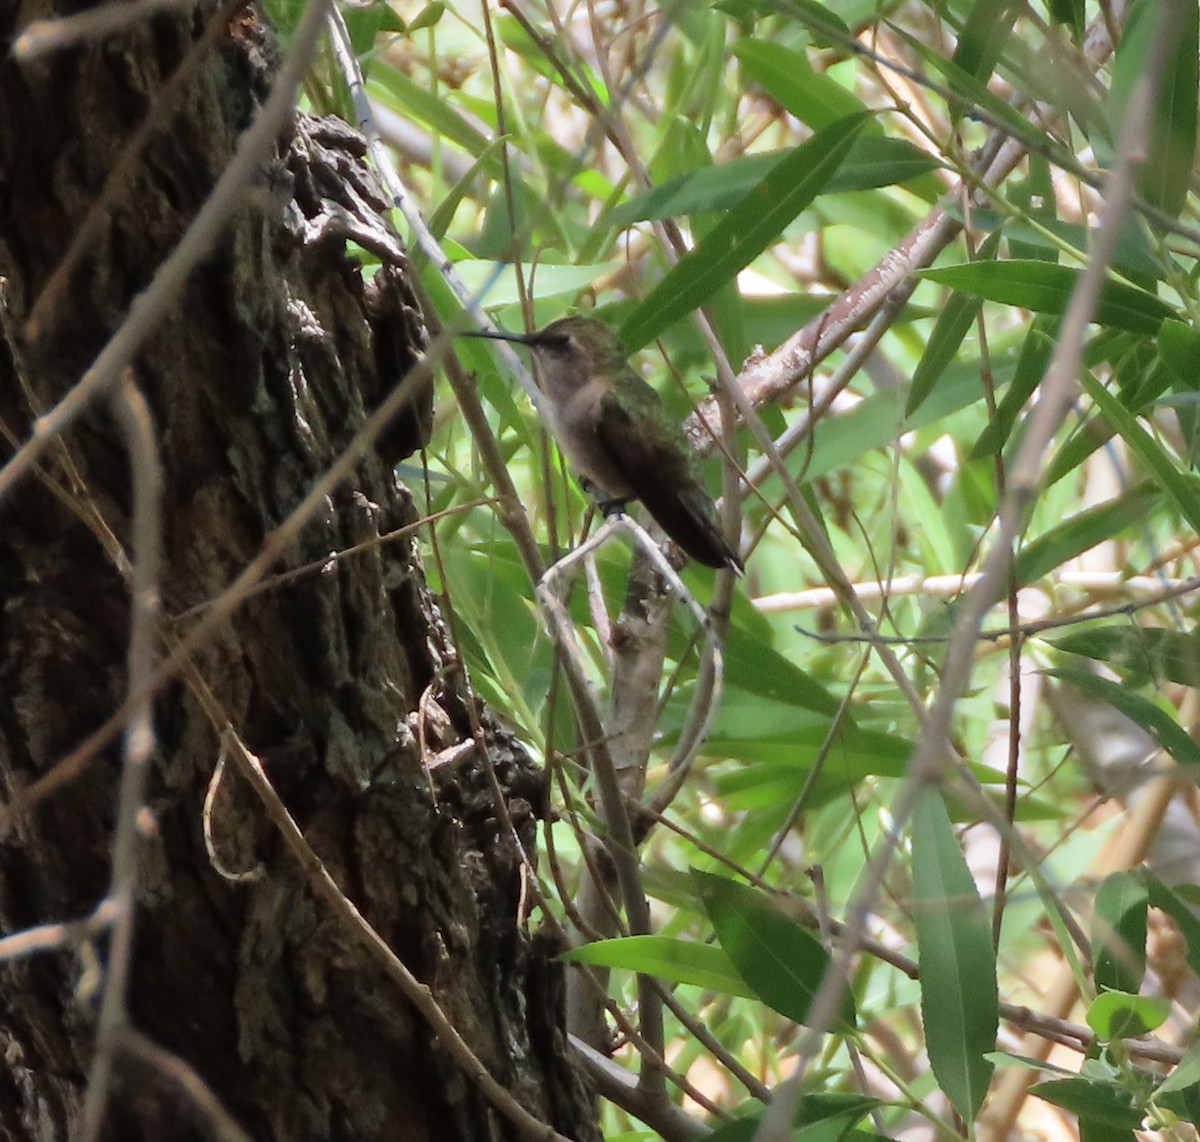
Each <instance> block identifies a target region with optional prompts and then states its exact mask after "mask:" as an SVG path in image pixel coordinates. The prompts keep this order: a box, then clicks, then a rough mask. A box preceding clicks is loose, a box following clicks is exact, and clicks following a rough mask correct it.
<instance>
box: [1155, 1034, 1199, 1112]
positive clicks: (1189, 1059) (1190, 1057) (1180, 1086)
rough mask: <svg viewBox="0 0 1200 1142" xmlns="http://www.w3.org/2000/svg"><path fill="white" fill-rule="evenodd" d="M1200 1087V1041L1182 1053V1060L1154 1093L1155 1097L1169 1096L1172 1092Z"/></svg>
mask: <svg viewBox="0 0 1200 1142" xmlns="http://www.w3.org/2000/svg"><path fill="white" fill-rule="evenodd" d="M1197 1085H1200V1040H1198V1041H1196V1042H1194V1043H1193V1044H1192V1045H1191V1046H1190V1047H1189V1048H1188V1049H1187V1050H1186V1051H1184V1053H1183V1058H1182V1059H1180V1060H1179V1062H1178V1063H1177V1064H1176V1066H1175V1069H1174V1070H1173V1071H1172V1072H1171V1073H1170V1074H1169V1075H1167V1077H1166V1078H1165V1079H1163V1081H1162V1082H1161V1083H1159V1085H1158V1089H1157V1090H1156V1091H1155V1092H1154V1094H1155V1097H1156V1098H1157V1097H1158V1096H1159V1095H1163V1094H1169V1093H1170V1092H1171V1091H1174V1090H1184V1089H1185V1088H1186V1087H1190V1086H1197Z"/></svg>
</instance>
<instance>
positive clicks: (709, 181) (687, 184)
mask: <svg viewBox="0 0 1200 1142" xmlns="http://www.w3.org/2000/svg"><path fill="white" fill-rule="evenodd" d="M794 153H795V148H792V149H791V150H786V151H771V152H769V153H768V154H764V155H746V156H745V157H743V158H740V159H731V160H730V161H729V162H726V163H721V164H720V165H718V166H703V167H700V168H699V169H696V170H692V171H689V172H688V173H687V174H682V175H678V176H677V177H675V178H672V179H668V180H667V181H666V182H664V183H662V185H661V186H656V187H654V188H652V189H651V190H648V191H646V192H645V193H644V194H639V195H637V196H636V197H635V198H631V199H630V200H629V201H628V202H623V203H622V204H621V205H620V206H618V207H616V208H615V209H614V210H612V211H611V212H610V213H609V214H608V215H607V216H606V217H605V222H606V224H608V225H610V226H612V227H614V228H615V229H618V230H620V229H622V228H623V227H625V226H631V225H633V223H635V222H648V221H656V220H659V219H662V218H680V217H683V216H685V215H692V214H701V213H706V212H709V211H720V210H727V209H729V208H730V207H731V206H733V205H734V204H735V203H737V202H738V201H739V199H741V198H742V197H744V196H745V195H746V194H748V193H749V192H750V191H751V190H753V189H754V187H755V186H757V185H758V184H759V183H760V182H761V181H762V180H763V179H764V178H765V177H766V176H767V175H768V174H769V173H770V172H771V171H772V170H774V169H775V167H777V166H778V165H779V164H780V163H781V162H783V161H784V160H785V159H786V158H787V157H788V156H789V155H791V154H794ZM939 165H940V164H939V163H938V161H937V159H935V158H933V157H931V156H930V155H929V154H927V153H926V152H925V151H922V150H921V149H920V148H919V147H915V146H913V144H912V143H910V142H908V141H907V140H905V139H885V138H881V137H879V136H877V135H859V136H858V138H857V139H855V140H854V143H853V145H852V146H851V147H850V152H849V154H847V155H846V157H845V159H844V160H843V161H842V164H841V166H839V167H838V169H837V170H836V171H835V172H834V173H833V175H832V176H831V177H830V179H829V182H828V184H827V185H826V187H825V193H826V194H841V193H845V192H847V191H854V190H875V189H877V188H879V187H883V186H893V185H895V184H897V183H904V182H911V181H912V180H914V179H918V178H921V177H922V176H923V175H926V174H928V173H929V172H930V171H932V170H936V169H937V167H938V166H939Z"/></svg>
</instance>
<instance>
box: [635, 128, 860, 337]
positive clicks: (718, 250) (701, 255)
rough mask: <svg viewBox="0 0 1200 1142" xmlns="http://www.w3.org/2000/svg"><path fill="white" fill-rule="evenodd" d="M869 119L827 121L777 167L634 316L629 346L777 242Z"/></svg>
mask: <svg viewBox="0 0 1200 1142" xmlns="http://www.w3.org/2000/svg"><path fill="white" fill-rule="evenodd" d="M864 122H865V120H864V119H863V118H862V117H856V118H854V119H852V120H850V121H844V120H843V121H842V122H840V123H835V124H833V125H832V126H830V127H826V128H825V130H823V131H819V132H818V133H817V134H816V135H814V136H813V137H812V138H811V139H809V140H808V142H806V143H805V144H803V146H800V147H797V148H796V150H795V151H793V152H792V153H791V154H790V155H789V156H788V157H787V158H786V159H784V161H783V162H781V163H780V164H779V165H778V166H776V167H774V168H772V170H771V171H770V173H769V174H768V175H767V176H766V177H765V178H764V179H763V180H762V182H760V183H759V184H758V185H757V186H756V187H755V188H754V189H753V190H752V191H750V193H749V194H747V195H746V196H745V197H744V198H743V199H742V201H741V202H739V203H738V204H737V205H736V206H734V207H733V208H732V209H731V210H730V211H729V213H728V214H727V215H726V216H725V217H724V218H722V219H721V221H720V222H719V223H718V224H717V225H716V226H715V227H714V228H713V229H712V231H711V233H709V234H708V235H707V236H706V237H705V238H704V240H703V241H702V242H701V243H700V244H699V245H698V246H696V248H695V249H693V250H691V251H689V252H688V253H687V254H685V255H684V256H683V257H682V258H681V259H680V260H679V261H678V262H677V263H676V264H675V265H674V266H673V267H672V268H671V269H670V270H668V271H667V273H666V274H665V275H664V277H663V279H662V281H660V282H659V283H658V285H657V286H655V287H654V289H653V290H652V291H651V292H650V293H649V295H647V296H646V297H645V298H644V299H643V300H642V302H641V304H640V305H639V306H638V307H637V308H636V309H635V310H634V311H633V313H632V314H630V315H629V317H628V319H627V320H626V322H625V324H624V326H623V327H622V329H621V339H622V341H624V343H625V347H626V348H627V349H628V350H629V352H631V353H632V352H635V351H636V350H638V349H640V348H641V347H642V346H643V345H645V344H646V343H647V342H648V341H651V340H653V339H654V338H655V337H657V336H658V335H659V334H660V333H661V332H662V331H663V330H664V329H666V328H667V326H668V325H670V324H671V323H672V322H673V321H676V320H678V319H679V318H680V317H683V316H684V314H687V313H690V312H691V311H692V310H693V309H695V308H696V307H697V306H700V305H703V304H704V302H706V301H707V300H708V299H709V298H710V297H712V295H713V294H714V293H716V291H717V290H718V289H720V288H721V286H723V285H724V284H725V283H726V282H728V281H731V280H732V279H733V277H734V275H736V274H737V273H738V272H739V271H741V270H743V269H745V267H746V266H748V265H749V264H750V263H751V262H752V261H753V260H754V259H755V258H756V257H758V255H759V254H761V253H762V252H763V250H765V249H766V248H767V247H768V246H769V245H770V244H771V243H772V242H773V241H775V240H776V239H777V238H778V237H779V235H780V234H781V233H782V232H783V230H784V228H785V227H786V226H787V225H788V224H789V223H791V222H792V221H793V220H794V219H795V218H796V216H797V215H798V214H799V213H800V212H801V211H802V210H804V209H805V208H806V207H808V205H809V204H810V203H811V202H812V201H813V199H814V198H816V197H817V195H818V194H820V193H821V191H823V190H824V189H825V187H826V184H827V183H828V182H829V180H830V178H831V177H832V176H833V172H834V171H836V170H837V168H838V166H839V165H840V164H841V162H842V160H843V159H844V158H845V157H846V152H847V151H848V150H849V149H850V144H851V143H852V142H853V140H854V138H855V136H856V135H857V134H858V132H859V131H860V130H862V127H863V124H864Z"/></svg>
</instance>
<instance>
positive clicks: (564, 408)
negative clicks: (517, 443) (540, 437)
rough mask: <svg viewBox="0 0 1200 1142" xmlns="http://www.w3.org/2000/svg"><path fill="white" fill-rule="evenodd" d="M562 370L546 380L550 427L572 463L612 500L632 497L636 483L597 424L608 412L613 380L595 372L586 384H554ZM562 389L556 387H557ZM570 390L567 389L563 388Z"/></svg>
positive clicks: (603, 496)
mask: <svg viewBox="0 0 1200 1142" xmlns="http://www.w3.org/2000/svg"><path fill="white" fill-rule="evenodd" d="M560 376H561V374H557V375H556V374H548V375H547V377H546V379H545V381H544V383H545V385H546V390H547V391H546V395H547V396H548V397H549V398H550V400H549V404H548V406H547V419H548V420H549V422H550V423H549V426H548V427H549V429H550V432H551V434H552V435H553V437H554V439H555V440H557V441H558V446H559V448H561V449H562V451H563V452H564V454H565V455H566V457H567V460H568V461H570V463H571V466H572V467H573V468H574V469H575V471H576V472H578V473H579V474H580V475H581V476H583V477H584V478H585V479H587V480H590V481H591V482H592V484H594V485H595V486H596V488H597V489H598V491H599V492H601V493H602V498H604V499H610V500H624V499H630V498H632V497H633V496H634V489H633V485H632V484H631V483H630V482H629V479H628V477H627V476H626V474H625V473H624V472H623V471H622V470H621V467H620V465H619V464H618V462H617V457H615V456H614V455H613V452H612V449H611V448H610V447H609V446H608V445H607V444H605V443H604V441H603V440H602V439H601V436H600V434H599V432H598V431H597V427H598V425H599V424H600V420H601V417H602V416H603V414H604V408H603V401H604V398H605V397H606V396H608V394H609V392H610V391H611V389H612V383H611V381H610V380H609V379H608V378H607V377H605V376H602V375H599V374H593V375H592V376H590V377H588V379H587V380H586V381H584V382H583V384H578V383H576V382H573V381H571V380H566V381H564V382H560V383H559V384H557V385H556V384H554V383H553V382H554V380H555V379H557V377H560ZM555 389H557V390H560V391H553V390H555ZM562 390H566V391H562Z"/></svg>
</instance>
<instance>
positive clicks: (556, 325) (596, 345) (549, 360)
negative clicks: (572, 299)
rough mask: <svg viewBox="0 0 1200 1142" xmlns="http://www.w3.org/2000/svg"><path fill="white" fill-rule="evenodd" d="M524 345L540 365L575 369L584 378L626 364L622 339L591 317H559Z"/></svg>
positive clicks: (533, 335) (531, 335) (534, 334)
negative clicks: (599, 369) (600, 369)
mask: <svg viewBox="0 0 1200 1142" xmlns="http://www.w3.org/2000/svg"><path fill="white" fill-rule="evenodd" d="M525 343H526V344H527V345H528V346H529V347H530V348H531V349H532V350H533V352H534V354H535V355H536V356H537V357H538V358H539V360H540V362H541V364H542V365H543V366H550V365H557V366H559V367H565V366H574V367H575V368H576V369H578V370H579V371H580V372H581V373H583V374H584V375H587V374H588V373H589V372H591V371H593V370H595V369H596V368H602V369H605V368H612V367H614V366H620V365H622V364H624V362H625V353H624V350H623V349H622V348H621V339H620V338H619V337H618V336H617V335H616V333H614V332H613V331H612V330H611V329H610V328H609V327H608V326H607V325H605V324H604V322H603V321H599V320H597V319H596V318H594V317H560V318H559V319H558V320H557V321H552V322H550V324H549V325H547V326H546V328H545V329H540V330H538V332H537V333H532V334H530V335H529V337H528V339H527V340H526V342H525Z"/></svg>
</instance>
